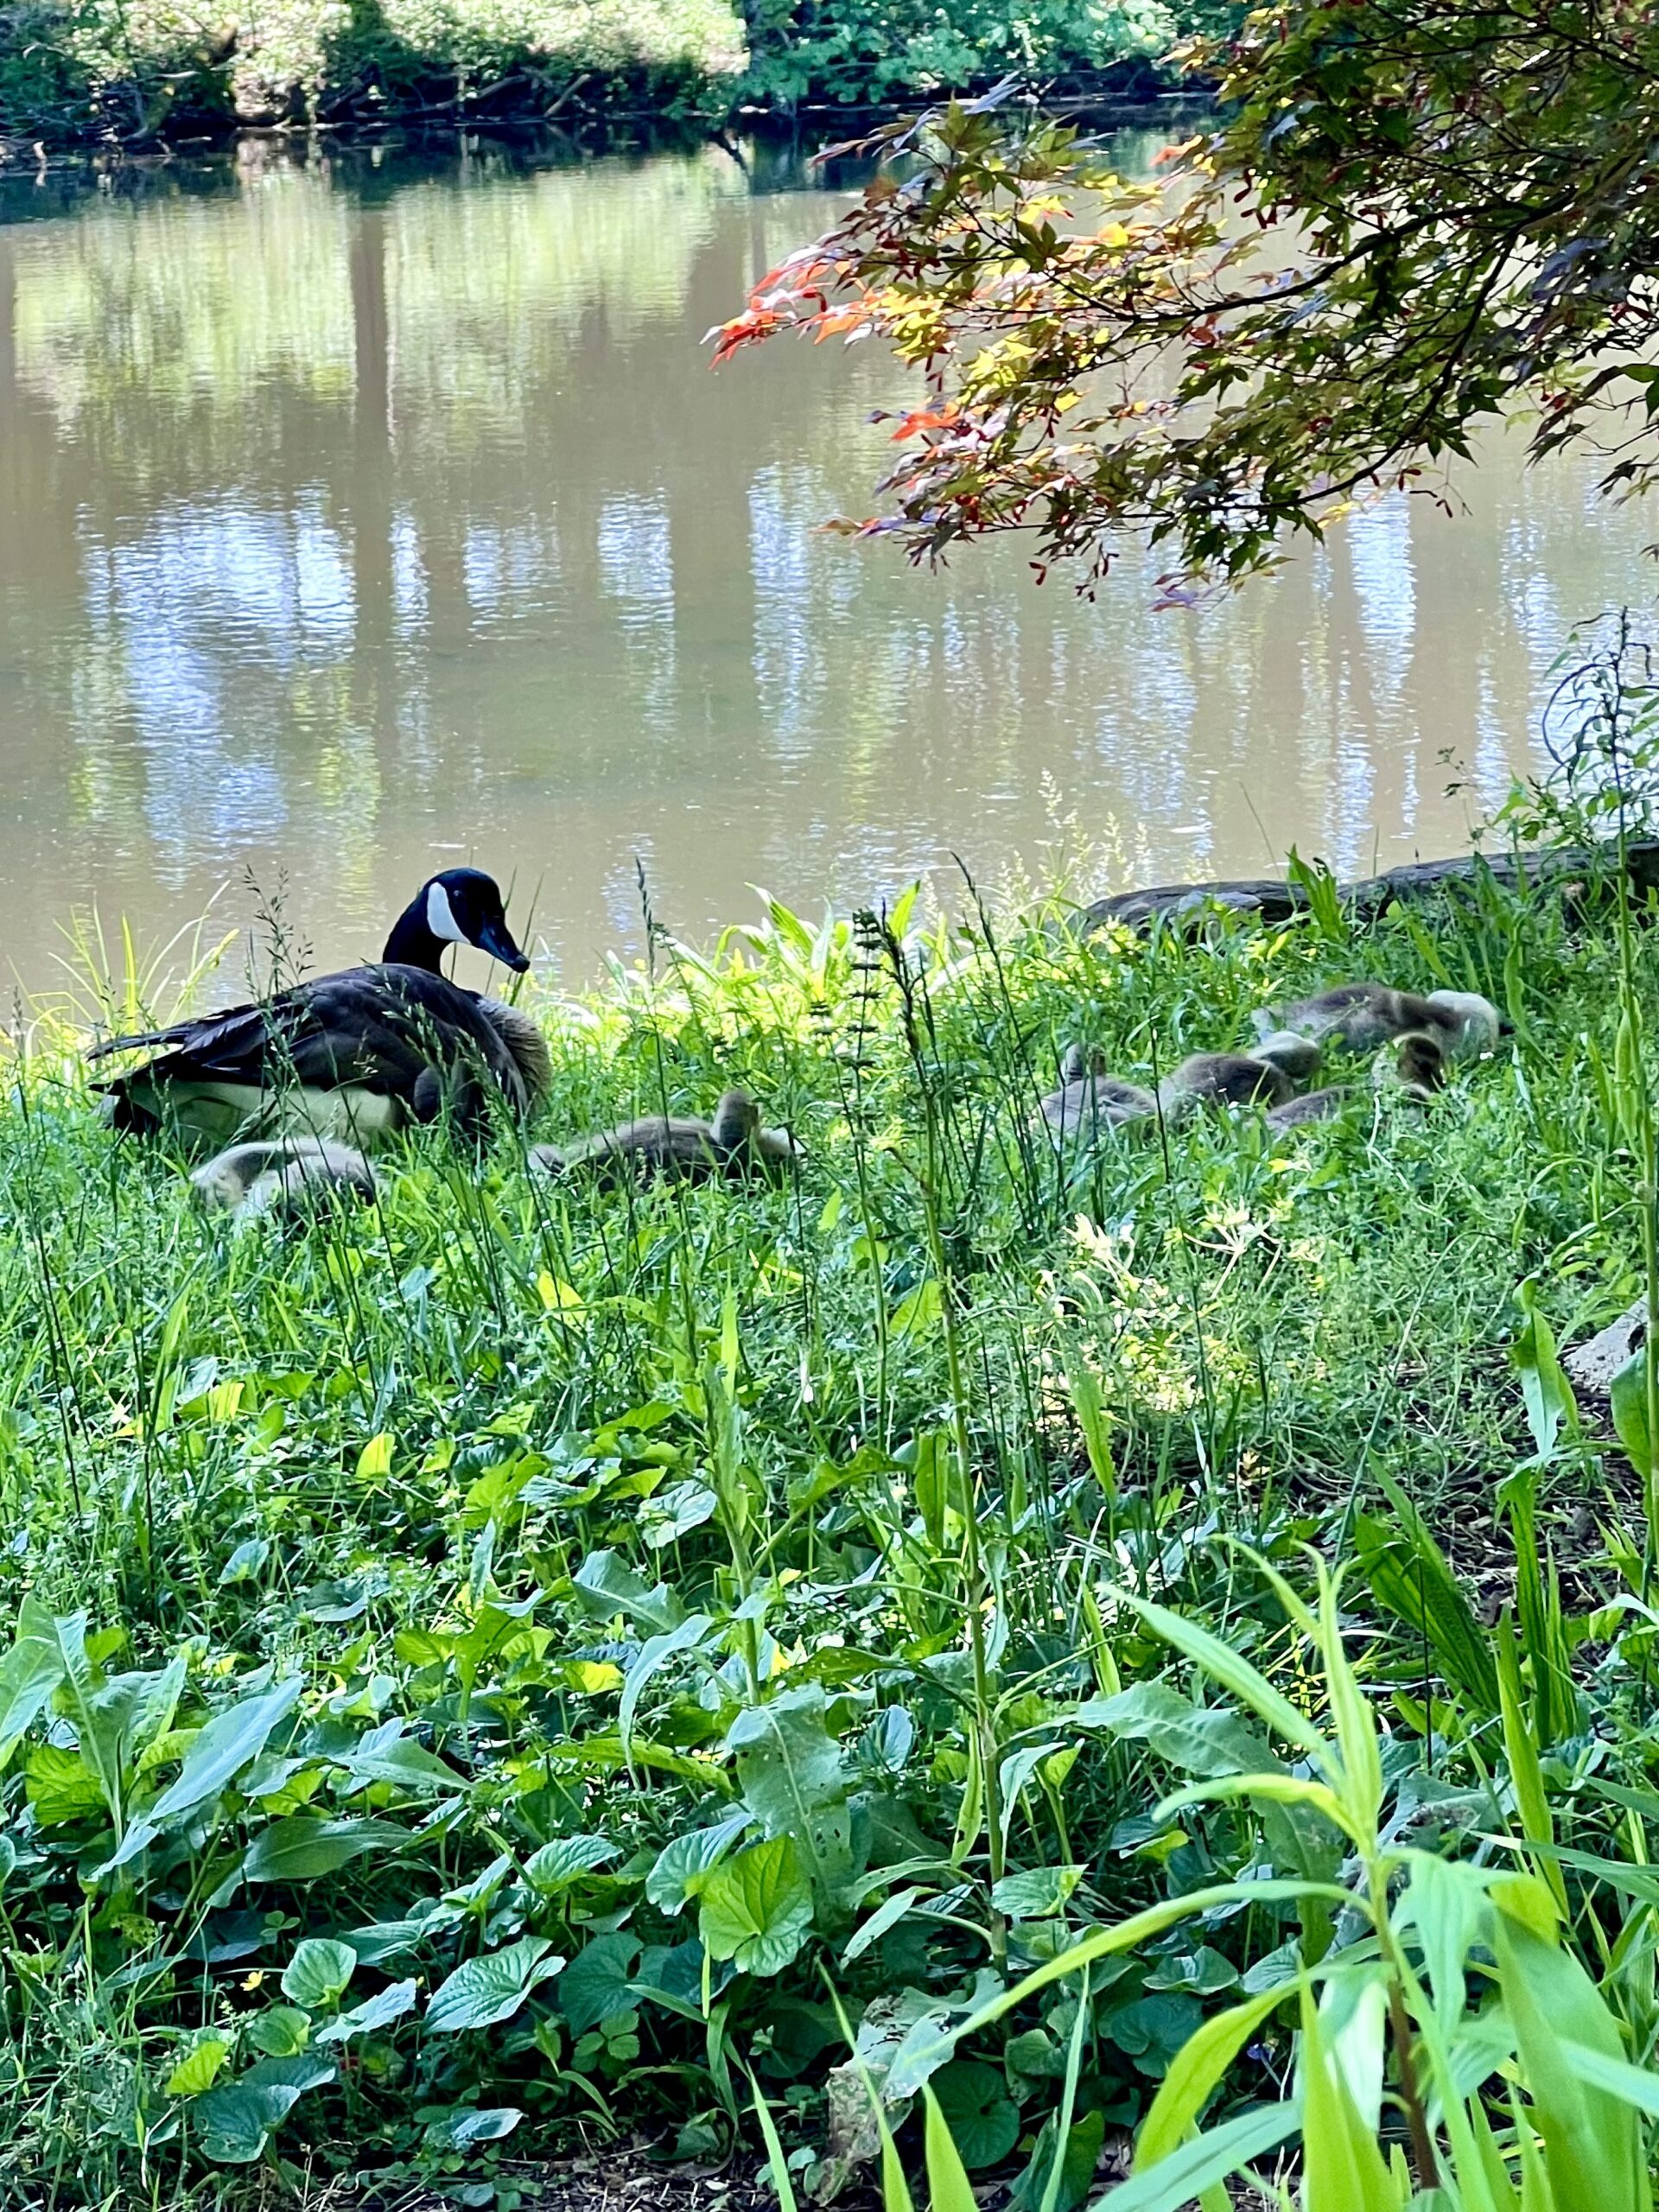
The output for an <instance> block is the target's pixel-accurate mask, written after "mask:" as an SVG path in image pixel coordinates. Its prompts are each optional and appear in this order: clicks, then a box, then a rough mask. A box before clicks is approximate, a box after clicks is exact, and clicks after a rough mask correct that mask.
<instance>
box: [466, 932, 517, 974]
mask: <svg viewBox="0 0 1659 2212" xmlns="http://www.w3.org/2000/svg"><path fill="white" fill-rule="evenodd" d="M474 944H476V945H477V947H478V949H479V950H480V952H487V953H488V954H489V956H490V957H491V959H492V960H499V962H500V963H501V965H502V966H503V967H504V968H511V969H512V972H513V974H514V975H515V976H522V975H523V974H524V970H525V969H527V968H528V967H529V965H530V962H529V961H528V960H527V959H526V958H525V957H524V954H523V953H522V952H520V951H519V950H518V946H517V945H516V944H514V943H513V941H512V937H511V936H510V935H509V933H508V931H507V925H506V924H505V922H486V923H485V925H484V926H483V927H482V928H481V929H480V931H479V933H478V935H477V937H476V938H474Z"/></svg>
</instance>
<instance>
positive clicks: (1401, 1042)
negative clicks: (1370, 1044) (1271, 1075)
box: [1267, 1031, 1446, 1135]
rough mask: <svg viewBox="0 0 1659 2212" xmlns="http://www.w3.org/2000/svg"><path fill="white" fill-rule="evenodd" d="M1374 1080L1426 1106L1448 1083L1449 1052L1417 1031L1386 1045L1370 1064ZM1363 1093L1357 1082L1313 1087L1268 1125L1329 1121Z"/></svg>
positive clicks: (1271, 1116) (1381, 1087)
mask: <svg viewBox="0 0 1659 2212" xmlns="http://www.w3.org/2000/svg"><path fill="white" fill-rule="evenodd" d="M1371 1082H1372V1084H1373V1085H1374V1086H1375V1088H1376V1089H1377V1090H1397V1091H1399V1092H1400V1093H1401V1094H1402V1096H1404V1097H1406V1098H1408V1099H1410V1100H1411V1101H1412V1102H1413V1103H1414V1104H1417V1105H1424V1106H1426V1105H1427V1103H1428V1102H1429V1100H1430V1099H1431V1098H1432V1097H1433V1096H1434V1093H1435V1092H1436V1091H1437V1090H1441V1089H1443V1088H1444V1086H1445V1083H1446V1055H1445V1053H1444V1052H1442V1051H1441V1049H1440V1045H1439V1043H1438V1041H1437V1040H1436V1039H1434V1038H1433V1037H1426V1036H1423V1035H1421V1033H1418V1032H1416V1031H1412V1032H1410V1033H1408V1035H1406V1036H1404V1037H1397V1038H1395V1041H1394V1044H1393V1045H1392V1046H1387V1045H1385V1046H1383V1049H1382V1051H1381V1052H1378V1054H1377V1056H1376V1060H1375V1062H1374V1063H1373V1065H1372V1068H1371ZM1361 1095H1362V1094H1361V1093H1360V1091H1359V1090H1357V1088H1356V1087H1355V1085H1354V1084H1349V1083H1337V1084H1331V1085H1330V1086H1329V1087H1328V1088H1327V1089H1325V1090H1310V1091H1308V1092H1307V1093H1306V1096H1303V1097H1300V1098H1290V1099H1287V1100H1286V1102H1285V1103H1284V1104H1283V1105H1282V1106H1275V1107H1274V1109H1273V1110H1272V1111H1271V1112H1270V1113H1269V1114H1268V1117H1267V1123H1268V1129H1269V1130H1270V1131H1271V1132H1272V1133H1273V1134H1274V1135H1278V1133H1279V1132H1280V1131H1281V1129H1295V1128H1300V1127H1301V1126H1302V1124H1303V1123H1304V1122H1328V1121H1331V1120H1332V1119H1333V1118H1334V1117H1335V1116H1337V1115H1338V1114H1340V1113H1341V1112H1342V1111H1343V1110H1344V1108H1345V1107H1347V1106H1350V1105H1351V1104H1352V1103H1353V1101H1354V1100H1355V1099H1356V1098H1358V1097H1359V1096H1361Z"/></svg>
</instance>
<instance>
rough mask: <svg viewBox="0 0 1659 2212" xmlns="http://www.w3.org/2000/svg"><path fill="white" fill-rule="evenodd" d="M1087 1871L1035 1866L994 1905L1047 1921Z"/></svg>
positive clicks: (1003, 1889) (1006, 1880) (1014, 1915)
mask: <svg viewBox="0 0 1659 2212" xmlns="http://www.w3.org/2000/svg"><path fill="white" fill-rule="evenodd" d="M1084 1871H1085V1870H1084V1868H1083V1867H1081V1866H1033V1867H1028V1868H1027V1869H1026V1870H1025V1871H1024V1872H1020V1873H1018V1874H1005V1875H1004V1876H1003V1877H1002V1879H1001V1881H1000V1882H999V1883H997V1885H996V1886H995V1888H994V1889H993V1890H992V1891H991V1903H992V1904H994V1905H995V1908H996V1910H998V1911H999V1912H1005V1913H1007V1916H1008V1917H1009V1919H1010V1920H1045V1919H1046V1918H1047V1917H1048V1916H1050V1915H1051V1914H1052V1913H1056V1912H1058V1911H1059V1910H1060V1908H1061V1906H1062V1905H1064V1904H1065V1901H1066V1899H1067V1898H1068V1897H1070V1896H1071V1893H1072V1891H1074V1890H1075V1889H1076V1888H1077V1884H1078V1883H1079V1882H1080V1881H1081V1880H1082V1879H1083V1877H1084ZM971 2163H972V2161H971V2160H970V2161H969V2164H971Z"/></svg>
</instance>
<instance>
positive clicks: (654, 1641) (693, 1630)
mask: <svg viewBox="0 0 1659 2212" xmlns="http://www.w3.org/2000/svg"><path fill="white" fill-rule="evenodd" d="M713 1626H714V1621H713V1619H712V1618H710V1616H709V1614H707V1613H691V1614H689V1615H688V1616H687V1618H685V1619H684V1620H683V1621H682V1622H681V1623H680V1624H679V1626H678V1627H677V1628H672V1629H670V1630H667V1632H666V1633H665V1634H664V1635H662V1636H652V1637H647V1638H646V1639H645V1643H642V1644H641V1645H640V1647H639V1650H638V1651H636V1652H635V1653H634V1655H633V1657H632V1659H631V1660H630V1661H629V1662H628V1671H627V1675H626V1677H625V1679H624V1681H623V1684H622V1699H621V1702H620V1705H619V1706H618V1707H617V1714H616V1726H617V1732H618V1734H619V1735H620V1737H621V1738H622V1742H623V1746H624V1748H625V1749H626V1748H627V1747H628V1746H629V1745H631V1744H632V1739H633V1715H634V1711H635V1708H636V1707H638V1705H639V1700H640V1698H641V1697H642V1696H643V1695H644V1694H645V1685H646V1683H647V1682H648V1681H650V1680H651V1678H652V1675H654V1674H655V1673H656V1672H657V1670H658V1668H660V1667H663V1666H665V1665H666V1664H667V1662H669V1661H670V1660H671V1659H673V1658H677V1656H679V1654H680V1653H681V1652H683V1651H695V1650H696V1649H697V1647H698V1645H699V1644H700V1643H702V1640H703V1638H704V1637H706V1636H707V1635H708V1634H709V1630H711V1629H712V1628H713Z"/></svg>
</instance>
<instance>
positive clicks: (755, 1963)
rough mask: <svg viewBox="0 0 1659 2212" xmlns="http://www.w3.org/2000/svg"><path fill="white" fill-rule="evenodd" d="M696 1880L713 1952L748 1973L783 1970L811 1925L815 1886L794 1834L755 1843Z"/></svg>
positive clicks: (702, 1929) (706, 1942)
mask: <svg viewBox="0 0 1659 2212" xmlns="http://www.w3.org/2000/svg"><path fill="white" fill-rule="evenodd" d="M694 1881H695V1891H694V1894H695V1895H696V1898H697V1907H698V1912H697V1932H698V1934H699V1935H700V1936H702V1947H703V1948H704V1950H705V1951H707V1952H708V1954H709V1957H710V1958H711V1959H731V1960H733V1961H735V1963H736V1964H737V1966H738V1967H740V1968H741V1971H742V1972H743V1973H745V1974H761V1975H766V1974H781V1973H782V1971H783V1969H784V1968H785V1967H786V1966H787V1965H788V1964H789V1962H790V1961H791V1959H792V1958H793V1957H794V1956H795V1954H796V1953H797V1952H798V1950H799V1949H800V1948H801V1945H802V1944H803V1943H804V1942H805V1940H806V1937H807V1935H808V1933H809V1931H810V1929H811V1926H812V1891H811V1887H810V1884H809V1883H808V1881H807V1878H806V1876H805V1875H804V1873H803V1872H802V1871H801V1865H800V1860H799V1858H798V1854H797V1853H796V1849H795V1846H794V1843H793V1841H792V1840H791V1838H790V1837H788V1836H786V1835H779V1836H773V1837H772V1838H771V1839H770V1840H768V1841H766V1842H764V1843H757V1844H753V1845H751V1846H750V1847H749V1849H748V1850H747V1851H740V1852H739V1853H737V1855H736V1857H735V1858H733V1859H726V1860H724V1861H723V1862H722V1863H721V1865H720V1866H715V1868H714V1869H713V1870H712V1871H711V1872H709V1873H707V1874H701V1875H697V1876H696V1877H695V1878H694ZM688 1886H690V1885H688Z"/></svg>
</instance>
